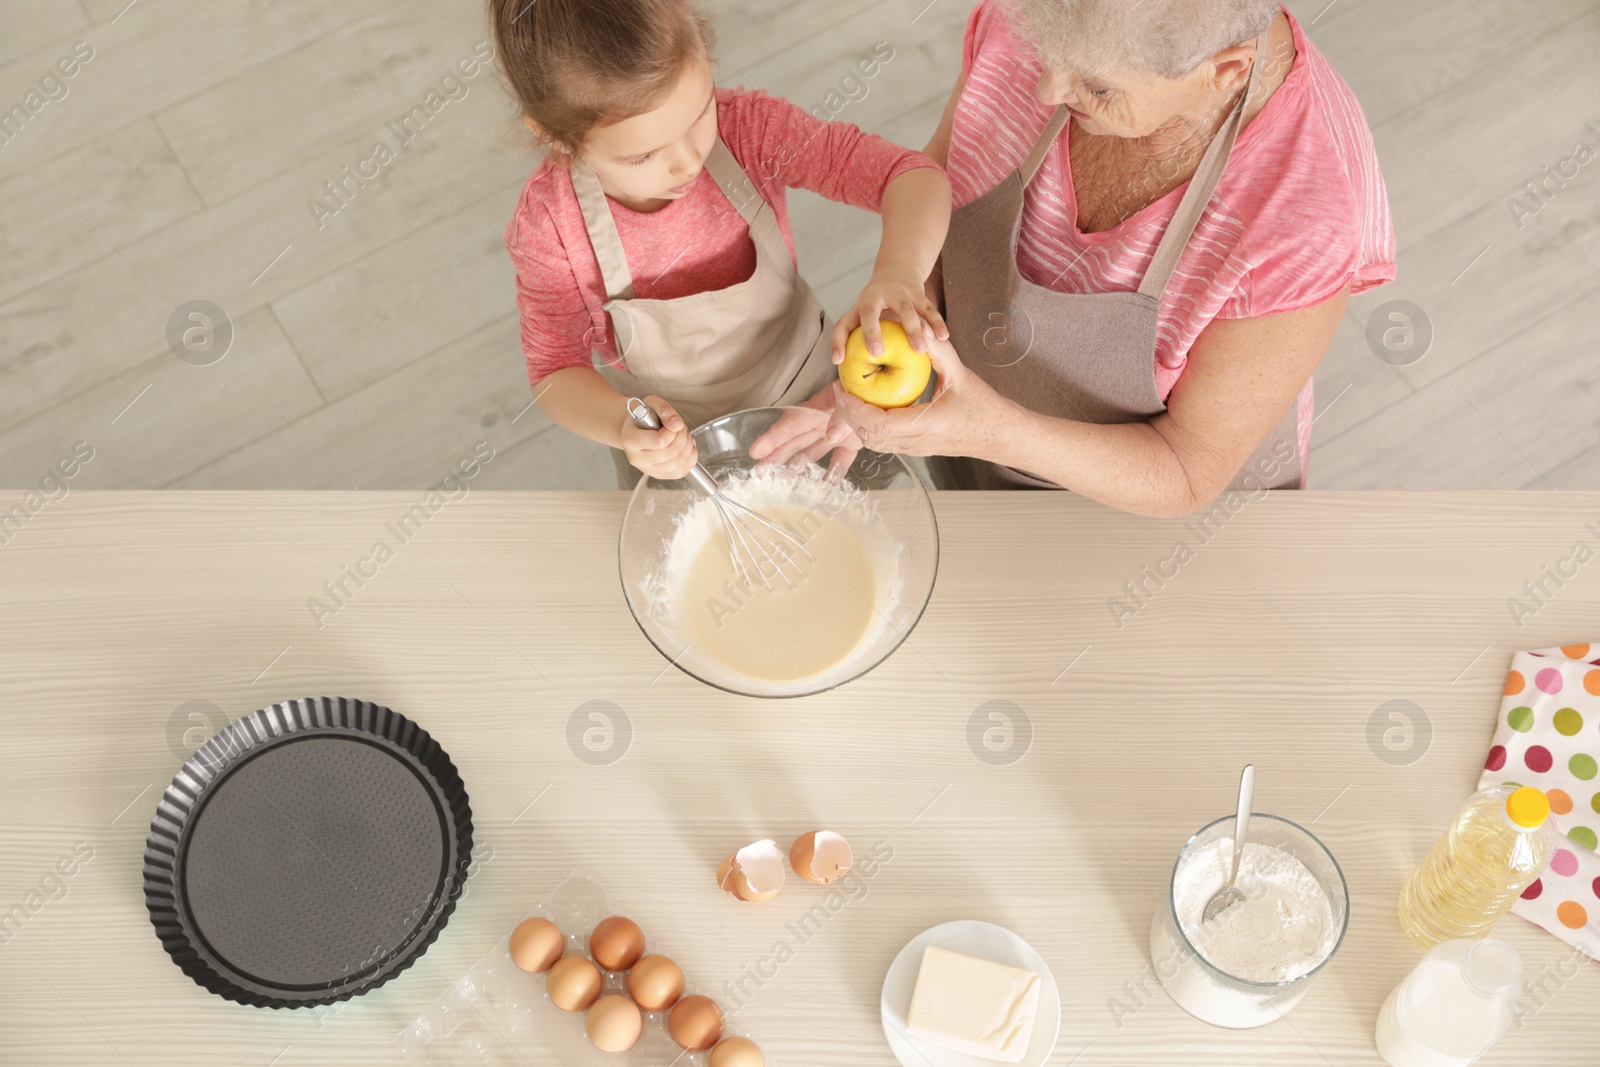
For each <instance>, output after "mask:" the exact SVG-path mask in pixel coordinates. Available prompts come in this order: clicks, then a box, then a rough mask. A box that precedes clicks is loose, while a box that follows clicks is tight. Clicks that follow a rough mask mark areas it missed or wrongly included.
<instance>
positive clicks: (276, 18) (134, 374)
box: [0, 0, 1600, 506]
mask: <svg viewBox="0 0 1600 1067" xmlns="http://www.w3.org/2000/svg"><path fill="white" fill-rule="evenodd" d="M714 6H715V7H716V8H717V9H718V12H717V14H718V23H719V30H720V35H721V42H722V43H721V52H722V56H721V63H720V76H721V79H722V80H723V81H724V82H727V83H744V84H749V85H758V86H761V87H764V88H766V89H768V90H769V91H771V92H774V93H778V94H782V95H786V96H788V97H790V98H792V99H794V100H796V101H798V102H800V103H803V104H805V105H806V106H808V107H812V106H817V105H819V104H821V103H822V101H823V99H824V97H825V95H826V94H827V92H828V90H829V89H830V88H831V87H832V86H834V85H836V84H837V82H838V80H839V78H840V77H842V76H843V75H844V74H845V73H846V72H847V70H848V69H849V67H850V64H851V63H852V62H853V60H854V58H855V57H857V56H860V55H864V54H866V53H867V52H869V51H870V50H871V49H872V47H873V46H874V44H875V43H876V42H878V41H887V42H889V43H890V44H891V45H892V46H893V47H894V50H895V56H894V59H893V60H892V61H891V62H890V63H889V64H888V65H887V66H886V67H884V69H883V70H882V72H881V73H880V74H879V76H878V77H877V78H876V79H874V80H873V81H872V82H870V83H869V84H870V92H869V94H868V95H867V97H866V98H865V99H862V100H859V101H856V102H852V103H850V104H849V105H848V106H847V107H846V108H845V109H844V111H843V112H842V113H841V115H840V116H839V117H840V118H842V119H845V120H848V121H852V122H855V123H857V124H859V125H861V126H862V127H864V128H866V129H869V130H872V131H875V132H879V133H882V134H884V135H886V136H888V137H890V138H892V139H894V140H897V141H900V142H902V143H905V144H912V145H920V144H921V143H922V142H923V140H924V139H925V138H926V136H927V134H928V133H929V132H930V131H931V130H932V128H933V125H934V123H935V121H936V119H937V117H938V114H939V110H940V106H941V104H942V101H943V99H944V97H945V95H946V94H947V92H948V89H949V86H950V83H951V81H952V79H953V78H954V76H955V73H956V70H957V68H958V63H959V54H960V53H959V48H960V40H961V30H962V25H963V22H964V19H965V15H966V11H967V7H968V5H967V0H932V2H931V3H930V2H929V0H868V2H865V3H863V2H861V0H803V2H799V3H796V2H793V0H752V2H746V3H738V4H736V3H733V2H731V0H721V2H719V3H716V4H715V5H714ZM1291 6H1292V7H1293V9H1294V11H1295V12H1296V14H1297V15H1298V16H1300V17H1301V19H1302V20H1303V21H1304V22H1305V23H1306V24H1307V26H1308V29H1309V32H1310V34H1311V36H1312V38H1313V39H1314V40H1315V41H1316V43H1317V45H1318V46H1319V47H1320V48H1321V49H1322V50H1323V51H1324V52H1325V53H1326V54H1327V55H1328V56H1329V57H1330V58H1331V59H1332V60H1333V62H1334V63H1335V64H1336V65H1337V66H1338V67H1339V69H1340V70H1341V71H1342V72H1343V74H1344V76H1345V77H1346V78H1347V79H1348V80H1349V82H1350V83H1351V85H1352V86H1353V87H1354V88H1355V90H1356V92H1357V94H1358V95H1359V97H1360V98H1361V101H1362V103H1363V105H1364V106H1365V108H1366V111H1367V115H1368V118H1369V119H1370V120H1371V123H1372V126H1373V129H1374V131H1375V135H1376V139H1377V144H1378V149H1379V152H1380V154H1381V156H1382V159H1383V163H1384V171H1385V175H1386V177H1387V180H1388V184H1389V192H1390V197H1391V200H1392V203H1393V207H1394V212H1395V218H1396V224H1397V227H1398V231H1399V237H1400V279H1399V281H1398V282H1396V283H1395V284H1394V285H1392V286H1389V287H1386V288H1384V289H1381V290H1378V291H1377V292H1375V293H1373V294H1369V295H1367V296H1364V297H1361V298H1358V299H1357V300H1356V301H1354V302H1353V307H1352V309H1351V313H1350V315H1349V317H1348V320H1347V321H1346V323H1345V324H1344V326H1343V328H1342V329H1341V331H1340V333H1339V336H1338V338H1337V340H1336V341H1335V343H1334V345H1333V348H1332V349H1331V351H1330V352H1329V353H1328V355H1327V357H1326V359H1325V360H1324V361H1323V364H1322V367H1321V368H1320V370H1319V371H1318V374H1317V380H1318V404H1319V408H1320V410H1321V414H1319V416H1318V421H1317V424H1316V433H1315V442H1314V451H1313V455H1312V466H1311V472H1312V484H1313V486H1314V487H1324V488H1357V487H1419V488H1433V487H1439V488H1443V487H1496V488H1505V487H1511V488H1515V487H1529V488H1540V487H1543V488H1548V487H1550V486H1557V487H1560V488H1563V489H1566V488H1597V487H1600V419H1597V417H1596V414H1595V412H1596V410H1597V407H1600V361H1597V360H1596V359H1595V355H1596V348H1597V343H1596V341H1595V337H1596V332H1597V329H1600V274H1597V268H1600V160H1595V161H1593V162H1590V163H1589V164H1588V165H1586V166H1584V167H1583V168H1582V169H1581V170H1580V171H1579V173H1578V175H1577V177H1576V178H1574V179H1572V180H1570V181H1567V182H1566V183H1565V186H1564V187H1561V188H1557V187H1556V183H1555V182H1554V181H1552V182H1551V183H1550V185H1549V188H1551V189H1552V190H1553V195H1552V196H1551V197H1550V198H1549V199H1548V202H1547V203H1545V204H1544V206H1543V207H1542V208H1541V210H1539V212H1538V213H1537V215H1535V216H1533V217H1531V218H1525V219H1523V220H1522V223H1521V225H1520V226H1519V223H1518V221H1517V219H1516V218H1515V217H1514V215H1513V213H1512V211H1511V209H1510V208H1509V206H1508V200H1509V198H1511V197H1513V196H1515V195H1517V194H1518V189H1519V186H1521V184H1522V183H1523V182H1525V181H1527V180H1529V179H1533V178H1539V177H1542V175H1543V168H1545V167H1546V166H1549V167H1551V168H1555V167H1556V166H1557V165H1558V163H1559V161H1560V160H1561V159H1562V158H1563V157H1566V156H1568V155H1570V154H1571V152H1572V151H1573V149H1574V147H1575V146H1576V145H1577V144H1578V143H1579V142H1583V143H1586V144H1588V145H1590V146H1597V147H1600V64H1596V63H1595V61H1594V56H1595V55H1596V54H1597V52H1600V3H1595V2H1592V0H1547V2H1546V3H1542V4H1538V5H1528V4H1526V3H1521V2H1519V0H1404V2H1395V0H1333V2H1332V3H1329V2H1328V0H1299V2H1296V3H1294V4H1292V5H1291ZM484 36H485V34H484V31H483V29H482V15H481V6H480V4H479V3H478V0H343V2H341V3H338V4H333V3H328V2H326V0H134V2H133V3H132V4H129V3H128V0H0V110H9V109H10V107H11V106H12V105H13V104H16V103H21V102H22V101H23V100H24V98H25V96H26V94H27V93H28V92H29V90H30V89H32V88H36V87H37V86H38V85H39V82H40V79H41V78H43V77H44V76H45V75H47V74H48V73H50V72H51V71H52V70H53V69H54V68H55V65H56V63H57V61H58V60H59V59H61V58H62V57H64V56H67V55H69V54H70V53H71V52H72V50H73V47H74V44H75V42H79V41H84V42H87V43H88V46H89V47H90V48H92V49H93V58H92V59H91V60H89V61H88V62H87V63H84V64H82V66H81V69H79V70H78V71H77V72H76V74H75V76H74V77H73V78H71V79H69V80H66V81H65V82H64V84H65V87H66V95H65V96H64V97H61V98H60V99H52V100H49V101H48V102H47V103H46V105H45V106H44V107H43V108H42V109H41V110H40V111H39V112H38V113H37V114H36V115H33V116H32V118H31V120H30V121H29V122H28V123H27V124H26V125H25V126H24V127H23V128H22V129H21V130H20V131H18V132H16V134H15V136H14V137H12V139H11V140H10V141H9V143H4V144H0V486H4V487H7V488H9V489H21V488H23V487H25V486H29V485H32V484H35V483H36V482H37V481H38V480H39V478H41V477H42V476H43V475H44V474H45V472H46V471H48V470H49V469H51V468H52V467H53V466H54V465H55V464H56V463H57V461H58V460H59V459H61V458H62V457H64V456H66V455H68V454H69V453H70V452H71V450H72V448H73V446H74V444H75V442H79V441H85V442H88V445H89V447H92V449H93V452H94V458H93V459H92V461H90V462H89V463H87V464H86V465H84V466H83V467H82V469H81V471H79V472H78V473H77V475H76V476H75V477H74V478H73V479H72V481H71V482H70V485H71V486H72V487H74V488H85V487H96V488H135V487H138V488H146V487H176V488H348V487H350V486H357V487H360V488H363V489H367V488H410V487H419V486H423V485H427V484H430V483H433V482H436V481H438V480H439V479H440V478H441V477H443V475H444V474H445V473H446V472H447V471H448V470H450V469H451V468H452V467H453V466H454V465H455V464H456V462H457V461H458V460H460V459H462V458H464V457H465V456H467V455H468V454H469V453H470V452H471V451H472V449H473V447H474V445H475V444H476V443H477V442H479V441H486V442H488V443H489V444H491V445H492V446H493V447H494V448H495V450H496V456H495V459H494V460H493V461H492V462H491V463H490V464H489V465H488V467H487V468H486V470H485V472H484V475H483V478H482V480H480V481H479V483H478V484H480V485H482V484H487V485H489V486H492V487H497V488H546V487H549V488H556V487H565V488H584V487H596V488H603V487H610V486H611V485H612V473H611V466H610V462H609V460H608V458H607V457H606V455H605V453H604V452H603V450H601V449H599V448H598V447H596V446H593V445H591V444H589V443H587V442H584V441H580V440H578V439H576V438H574V437H572V436H571V435H569V434H567V433H565V432H564V431H561V430H559V429H557V428H554V427H553V426H552V425H551V424H550V422H549V421H548V420H547V419H545V418H544V417H543V416H542V414H541V413H540V412H539V411H538V409H537V408H529V407H528V403H529V399H530V394H529V390H528V387H527V383H526V380H525V378H524V376H523V370H522V361H521V357H520V354H519V350H518V342H517V320H516V311H515V305H514V303H513V296H512V294H513V290H512V271H511V266H510V262H509V260H508V258H507V257H506V254H505V251H504V249H503V247H502V245H501V239H500V232H501V229H502V227H503V225H504V223H505V221H506V219H507V218H508V217H509V215H510V212H511V210H512V206H513V204H514V202H515V200H516V197H517V194H518V192H519V190H520V188H521V185H522V183H523V180H524V179H525V177H526V175H527V173H528V171H529V170H530V169H531V167H532V164H533V160H532V156H531V155H530V153H529V151H528V150H527V147H526V145H525V143H524V140H523V138H522V137H521V136H520V127H518V126H517V125H516V124H515V121H514V116H513V115H512V114H511V112H510V109H509V105H508V104H507V102H506V100H505V98H504V96H503V95H502V94H501V92H500V90H499V88H498V86H497V85H496V84H495V83H494V82H493V79H492V75H489V74H484V75H480V76H479V77H478V78H476V79H475V80H473V81H471V82H468V83H467V86H468V89H469V91H468V93H467V95H466V96H465V97H464V98H461V99H458V100H455V101H452V102H450V103H449V104H448V105H447V106H446V107H445V108H444V109H443V110H442V111H440V112H439V114H437V115H436V116H434V117H433V119H432V121H431V122H430V123H429V124H428V125H427V127H426V128H425V129H423V130H422V131H421V133H420V134H418V135H417V136H416V138H415V139H414V140H413V141H412V142H411V143H409V144H407V145H406V146H405V148H404V149H403V150H401V151H400V152H399V154H398V156H397V157H396V158H395V159H394V160H393V161H392V162H391V163H390V164H388V165H387V166H386V167H384V168H383V170H382V172H381V174H380V175H379V177H377V178H376V179H374V180H373V181H371V182H369V183H368V184H367V185H366V187H365V188H362V189H359V190H356V191H355V192H354V195H353V196H351V197H350V198H349V200H348V202H347V203H346V204H345V206H343V208H342V209H341V210H340V211H339V212H338V213H337V214H336V215H334V216H332V217H327V218H323V219H322V220H321V225H320V226H319V223H318V220H316V219H315V218H314V217H313V214H312V212H311V210H310V208H309V207H308V201H309V200H310V199H311V198H312V197H315V196H319V195H324V194H323V192H322V186H323V183H324V182H327V181H330V180H334V179H337V178H339V177H340V172H341V170H342V169H343V168H344V167H346V166H354V165H355V164H356V163H358V162H359V161H361V160H363V159H365V158H367V157H369V156H370V155H371V154H372V148H373V145H374V144H375V143H376V142H377V141H378V140H379V139H384V140H387V141H389V142H390V143H393V141H394V137H393V135H392V134H388V133H387V132H386V128H385V126H386V123H387V122H388V121H389V120H391V119H394V118H397V117H398V116H400V115H402V114H404V113H405V112H407V111H408V110H410V108H411V107H413V106H414V105H416V104H418V103H421V102H422V100H423V99H424V97H426V95H427V94H428V92H429V90H430V89H432V88H434V87H436V86H437V85H438V83H439V79H440V78H441V77H442V76H443V75H444V74H445V73H446V70H447V68H448V67H449V66H450V65H453V64H454V63H455V61H456V60H458V59H460V58H462V57H465V56H467V55H468V54H470V53H471V51H472V49H473V47H474V45H476V44H478V43H479V42H480V41H482V40H483V39H484ZM86 51H87V50H86V49H80V52H86ZM53 85H54V83H52V86H53ZM49 88H51V92H52V93H53V94H54V95H55V96H58V97H60V96H61V93H60V89H59V88H54V87H49ZM1591 123H1592V124H1593V125H1592V126H1590V125H1586V124H1591ZM1570 172H1571V169H1570V165H1569V167H1568V173H1570ZM352 188H353V186H352ZM790 203H791V205H792V208H793V215H794V223H795V233H796V242H797V244H798V246H799V255H800V263H801V267H802V269H803V270H804V272H805V273H806V275H807V276H808V277H809V278H810V279H811V281H812V282H813V284H814V285H815V286H816V287H817V289H818V290H819V292H820V293H821V295H822V298H823V300H824V302H825V303H826V304H827V305H828V306H829V308H830V309H831V310H835V311H837V310H838V309H839V308H841V307H842V306H843V304H844V303H845V302H846V301H847V300H848V299H849V298H850V297H851V296H852V295H853V293H854V292H855V291H856V290H857V288H858V287H859V286H860V284H861V283H862V281H863V280H864V279H865V277H866V274H867V270H868V266H869V263H870V260H871V257H872V253H873V250H874V247H875V243H876V232H877V227H876V225H875V224H873V225H863V221H864V220H863V217H862V216H860V215H859V214H858V213H856V212H855V211H854V210H853V209H849V208H843V207H839V206H837V205H833V204H827V203H824V202H822V201H820V200H819V199H818V198H816V197H814V196H811V195H810V194H806V193H794V194H792V196H791V199H790ZM196 299H203V300H209V301H212V302H213V303H215V304H216V305H218V306H219V307H221V308H222V309H223V310H224V312H225V313H226V315H227V316H228V318H229V320H231V322H232V324H233V329H234V332H235V336H234V338H233V342H232V347H231V349H230V350H229V351H228V353H227V355H226V356H225V357H224V358H222V359H221V360H220V361H218V362H216V363H215V364H213V365H210V366H192V365H189V364H187V363H185V362H181V361H180V360H178V359H177V358H175V357H174V355H173V353H172V351H171V350H170V348H169V345H168V342H167V340H166V331H167V324H168V320H169V318H170V317H171V316H172V314H173V312H174V311H175V310H176V309H177V308H179V307H180V306H181V305H183V304H185V303H187V302H188V301H191V300H196ZM1396 299H1403V300H1408V301H1411V302H1413V303H1414V304H1416V305H1418V306H1420V307H1421V308H1422V309H1424V311H1425V313H1426V315H1427V317H1428V318H1429V319H1430V320H1431V323H1432V327H1433V331H1434V335H1435V336H1434V341H1433V344H1432V347H1431V349H1430V351H1429V352H1428V353H1427V355H1426V356H1425V357H1424V358H1423V359H1421V360H1420V361H1419V362H1416V363H1414V364H1412V365H1410V366H1407V367H1398V368H1397V367H1394V366H1391V365H1389V364H1387V363H1385V362H1383V361H1380V360H1379V359H1378V358H1376V356H1375V355H1374V354H1373V351H1372V349H1371V348H1370V347H1369V345H1368V343H1367V341H1366V337H1365V326H1366V323H1367V321H1368V319H1369V318H1370V317H1372V316H1373V314H1374V312H1375V310H1376V309H1377V308H1379V307H1380V305H1382V304H1384V303H1386V302H1387V301H1390V300H1396ZM0 502H5V503H7V506H9V502H10V497H3V498H0Z"/></svg>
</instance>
